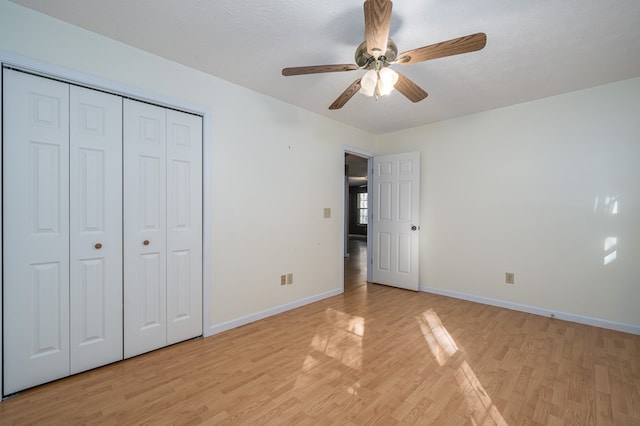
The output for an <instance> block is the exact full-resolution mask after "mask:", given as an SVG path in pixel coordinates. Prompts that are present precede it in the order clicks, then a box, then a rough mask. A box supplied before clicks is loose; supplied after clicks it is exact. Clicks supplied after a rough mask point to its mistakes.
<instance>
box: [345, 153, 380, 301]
mask: <svg viewBox="0 0 640 426" xmlns="http://www.w3.org/2000/svg"><path fill="white" fill-rule="evenodd" d="M345 154H353V155H357V156H358V157H362V158H364V159H366V160H367V194H368V195H367V208H368V214H369V223H371V206H372V205H373V204H372V201H371V190H370V188H369V185H370V184H371V177H372V176H371V168H372V166H373V157H374V154H373V153H372V152H369V151H364V150H362V149H360V148H355V147H352V146H348V145H343V146H342V163H343V164H344V156H345ZM343 178H344V176H343ZM347 197H349V186H348V184H346V183H345V182H344V180H343V185H342V212H343V213H342V229H343V232H342V247H343V252H342V253H341V254H340V257H341V258H342V259H343V260H344V248H345V247H346V245H347V243H348V238H349V223H348V222H347V218H348V212H347V209H348V208H349V206H348V204H347ZM371 256H372V254H371V226H367V281H371V259H372V257H371ZM340 264H341V265H342V275H341V280H342V291H343V292H344V261H342V262H341V263H340Z"/></svg>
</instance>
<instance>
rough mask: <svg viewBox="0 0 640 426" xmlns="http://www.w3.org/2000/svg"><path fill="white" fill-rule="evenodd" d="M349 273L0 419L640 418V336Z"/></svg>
mask: <svg viewBox="0 0 640 426" xmlns="http://www.w3.org/2000/svg"><path fill="white" fill-rule="evenodd" d="M356 257H357V256H353V255H352V256H351V257H350V259H349V260H348V261H347V264H348V267H352V265H351V264H350V262H351V263H353V262H355V260H354V259H356ZM351 272H353V271H351ZM353 277H360V278H358V279H354V280H352V281H350V282H351V283H352V284H353V283H355V285H348V286H346V288H347V291H346V292H345V294H343V295H340V296H336V297H332V298H330V299H327V300H324V301H321V302H318V303H314V304H311V305H308V306H305V307H302V308H299V309H295V310H293V311H289V312H286V313H283V314H281V315H277V316H274V317H271V318H268V319H265V320H262V321H258V322H255V323H252V324H249V325H246V326H244V327H240V328H237V329H234V330H231V331H228V332H225V333H221V334H219V335H216V336H213V337H209V338H206V339H198V340H192V341H188V342H185V343H181V344H178V345H175V346H172V347H169V348H165V349H162V350H159V351H155V352H153V353H149V354H146V355H142V356H139V357H136V358H134V359H130V360H126V361H123V362H120V363H116V364H112V365H109V366H106V367H102V368H99V369H96V370H93V371H90V372H87V373H83V374H79V375H76V376H73V377H70V378H67V379H63V380H59V381H57V382H54V383H50V384H47V385H43V386H40V387H38V388H35V389H31V390H28V391H25V392H22V393H21V394H20V395H18V396H17V397H15V398H12V399H9V400H6V401H4V402H2V403H0V424H2V425H9V424H20V425H21V424H39V425H50V424H60V425H73V424H113V425H116V424H117V425H122V424H153V425H155V424H161V425H165V424H180V425H190V424H193V425H196V424H221V425H226V424H250V425H289V424H292V425H332V424H335V425H371V424H380V425H395V424H420V425H425V424H434V425H448V424H461V425H463V424H478V425H484V424H499V425H504V424H510V425H523V424H541V425H563V424H577V425H587V424H594V425H595V424H599V425H640V336H635V335H630V334H625V333H620V332H615V331H611V330H605V329H601V328H595V327H589V326H584V325H579V324H575V323H570V322H564V321H560V320H557V319H551V318H544V317H540V316H535V315H530V314H525V313H520V312H515V311H510V310H506V309H501V308H496V307H491V306H486V305H481V304H476V303H471V302H466V301H461V300H456V299H452V298H447V297H443V296H437V295H433V294H426V293H414V292H410V291H405V290H399V289H394V288H390V287H385V286H379V285H375V284H366V283H364V282H361V278H362V270H361V271H360V272H353Z"/></svg>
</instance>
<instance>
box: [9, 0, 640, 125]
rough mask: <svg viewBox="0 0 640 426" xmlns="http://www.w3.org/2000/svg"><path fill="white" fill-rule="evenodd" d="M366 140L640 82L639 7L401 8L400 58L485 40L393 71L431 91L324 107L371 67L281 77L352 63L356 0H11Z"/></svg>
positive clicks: (497, 1) (434, 4)
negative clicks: (446, 43) (479, 46)
mask: <svg viewBox="0 0 640 426" xmlns="http://www.w3.org/2000/svg"><path fill="white" fill-rule="evenodd" d="M13 1H14V2H15V3H18V4H21V5H24V6H26V7H29V8H32V9H35V10H38V11H41V12H43V13H45V14H47V15H50V16H53V17H55V18H58V19H61V20H63V21H67V22H70V23H72V24H74V25H77V26H80V27H84V28H86V29H88V30H91V31H94V32H96V33H99V34H103V35H105V36H107V37H110V38H113V39H116V40H119V41H121V42H124V43H126V44H129V45H132V46H135V47H138V48H140V49H143V50H146V51H149V52H152V53H155V54H157V55H159V56H163V57H165V58H168V59H171V60H173V61H176V62H180V63H182V64H184V65H187V66H190V67H192V68H196V69H198V70H201V71H204V72H206V73H209V74H212V75H215V76H218V77H220V78H223V79H225V80H228V81H231V82H234V83H237V84H239V85H241V86H245V87H248V88H250V89H253V90H256V91H258V92H261V93H264V94H266V95H269V96H273V97H275V98H278V99H281V100H283V101H285V102H287V103H290V104H294V105H298V106H300V107H302V108H304V109H307V110H309V111H314V112H317V113H319V114H322V115H325V116H327V117H330V118H333V119H335V120H338V121H341V122H344V123H347V124H349V125H352V126H354V127H358V128H360V129H363V130H365V131H367V132H370V133H375V134H379V133H386V132H391V131H395V130H400V129H405V128H410V127H415V126H419V125H422V124H427V123H431V122H434V121H439V120H443V119H448V118H452V117H457V116H462V115H467V114H471V113H475V112H479V111H485V110H489V109H493V108H497V107H501V106H506V105H512V104H517V103H521V102H525V101H529V100H533V99H539V98H543V97H548V96H552V95H556V94H560V93H565V92H569V91H573V90H578V89H582V88H587V87H592V86H596V85H600V84H605V83H609V82H613V81H618V80H624V79H628V78H632V77H637V76H640V1H638V0H536V1H531V0H484V1H472V0H446V1H444V0H438V1H436V0H396V1H395V2H394V5H393V15H392V22H391V34H390V36H391V38H392V39H393V40H394V41H395V42H396V44H397V45H398V48H399V51H401V52H402V51H405V50H409V49H413V48H416V47H421V46H424V45H428V44H432V43H436V42H439V41H443V40H448V39H452V38H456V37H459V36H463V35H467V34H472V33H476V32H484V33H486V34H487V46H486V47H485V48H484V49H483V50H481V51H479V52H473V53H468V54H465V55H459V56H452V57H448V58H442V59H436V60H432V61H427V62H423V63H418V64H413V65H408V66H400V65H396V66H395V67H396V68H398V69H399V70H401V72H402V73H403V74H405V75H406V76H407V77H409V78H411V79H412V80H413V81H415V82H416V83H417V84H419V85H420V86H421V87H422V88H423V89H425V90H426V91H427V92H428V93H429V97H428V98H427V99H425V100H424V101H422V102H420V103H417V104H413V103H411V102H410V101H408V100H407V99H406V98H404V97H403V96H402V95H401V94H400V93H398V92H394V93H392V94H391V95H390V96H386V97H382V98H380V100H378V101H375V100H373V99H372V98H367V97H364V96H362V95H359V94H356V95H355V96H354V97H353V98H352V99H351V100H350V101H349V102H348V103H347V104H346V106H345V107H343V108H342V109H340V110H336V111H329V110H328V109H327V108H328V106H329V105H330V104H331V103H332V102H333V101H334V100H335V99H336V98H337V97H338V95H340V93H342V91H343V90H344V89H345V88H346V87H347V86H348V85H349V84H351V83H352V82H353V81H354V80H355V79H357V78H359V77H360V76H361V74H363V73H364V71H351V72H344V73H331V74H317V75H305V76H294V77H283V76H282V75H281V69H282V68H284V67H291V66H303V65H324V64H344V63H353V62H354V59H353V55H354V52H355V48H356V47H357V46H358V44H359V43H361V42H362V41H363V39H364V18H363V12H362V3H363V2H362V1H361V0H305V1H300V0H242V1H240V0H108V1H105V0H55V1H51V0H13Z"/></svg>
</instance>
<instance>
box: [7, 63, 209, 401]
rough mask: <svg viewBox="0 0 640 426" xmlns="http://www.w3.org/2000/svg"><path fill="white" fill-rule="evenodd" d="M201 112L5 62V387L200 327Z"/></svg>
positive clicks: (81, 367) (192, 333) (107, 359)
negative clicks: (11, 66)
mask: <svg viewBox="0 0 640 426" xmlns="http://www.w3.org/2000/svg"><path fill="white" fill-rule="evenodd" d="M201 120H202V119H201V117H199V116H196V115H192V114H188V113H184V112H180V111H175V110H172V109H168V108H164V107H160V106H156V105H151V104H148V103H143V102H139V101H135V100H131V99H125V98H123V97H121V96H118V95H114V94H110V93H105V92H101V91H98V90H93V89H88V88H84V87H79V86H76V85H73V84H69V83H66V82H61V81H56V80H53V79H50V78H45V77H40V76H35V75H31V74H27V73H24V72H21V71H16V70H10V69H3V126H4V129H3V132H4V133H3V147H2V149H3V156H2V161H3V169H2V170H3V200H2V205H3V218H2V226H3V234H2V235H3V247H4V249H3V315H4V334H3V340H4V341H3V351H4V354H3V356H4V364H3V381H4V383H3V394H4V395H8V394H11V393H14V392H17V391H19V390H22V389H26V388H29V387H32V386H36V385H38V384H41V383H45V382H48V381H51V380H55V379H58V378H62V377H65V376H68V375H70V374H75V373H78V372H81V371H86V370H88V369H91V368H95V367H98V366H101V365H105V364H108V363H111V362H114V361H118V360H121V359H123V358H127V357H131V356H135V355H138V354H141V353H144V352H147V351H150V350H153V349H156V348H159V347H162V346H166V345H169V344H172V343H176V342H179V341H182V340H186V339H189V338H192V337H197V336H200V335H201V334H202V164H201V161H202V160H201V158H202V121H201Z"/></svg>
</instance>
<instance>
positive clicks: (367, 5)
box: [364, 0, 393, 59]
mask: <svg viewBox="0 0 640 426" xmlns="http://www.w3.org/2000/svg"><path fill="white" fill-rule="evenodd" d="M392 8H393V3H392V2H391V0H367V1H365V2H364V35H365V39H366V40H367V52H368V53H369V55H371V56H373V57H374V58H376V59H378V56H380V55H384V53H385V52H386V51H387V41H388V40H389V28H390V27H391V9H392Z"/></svg>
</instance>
